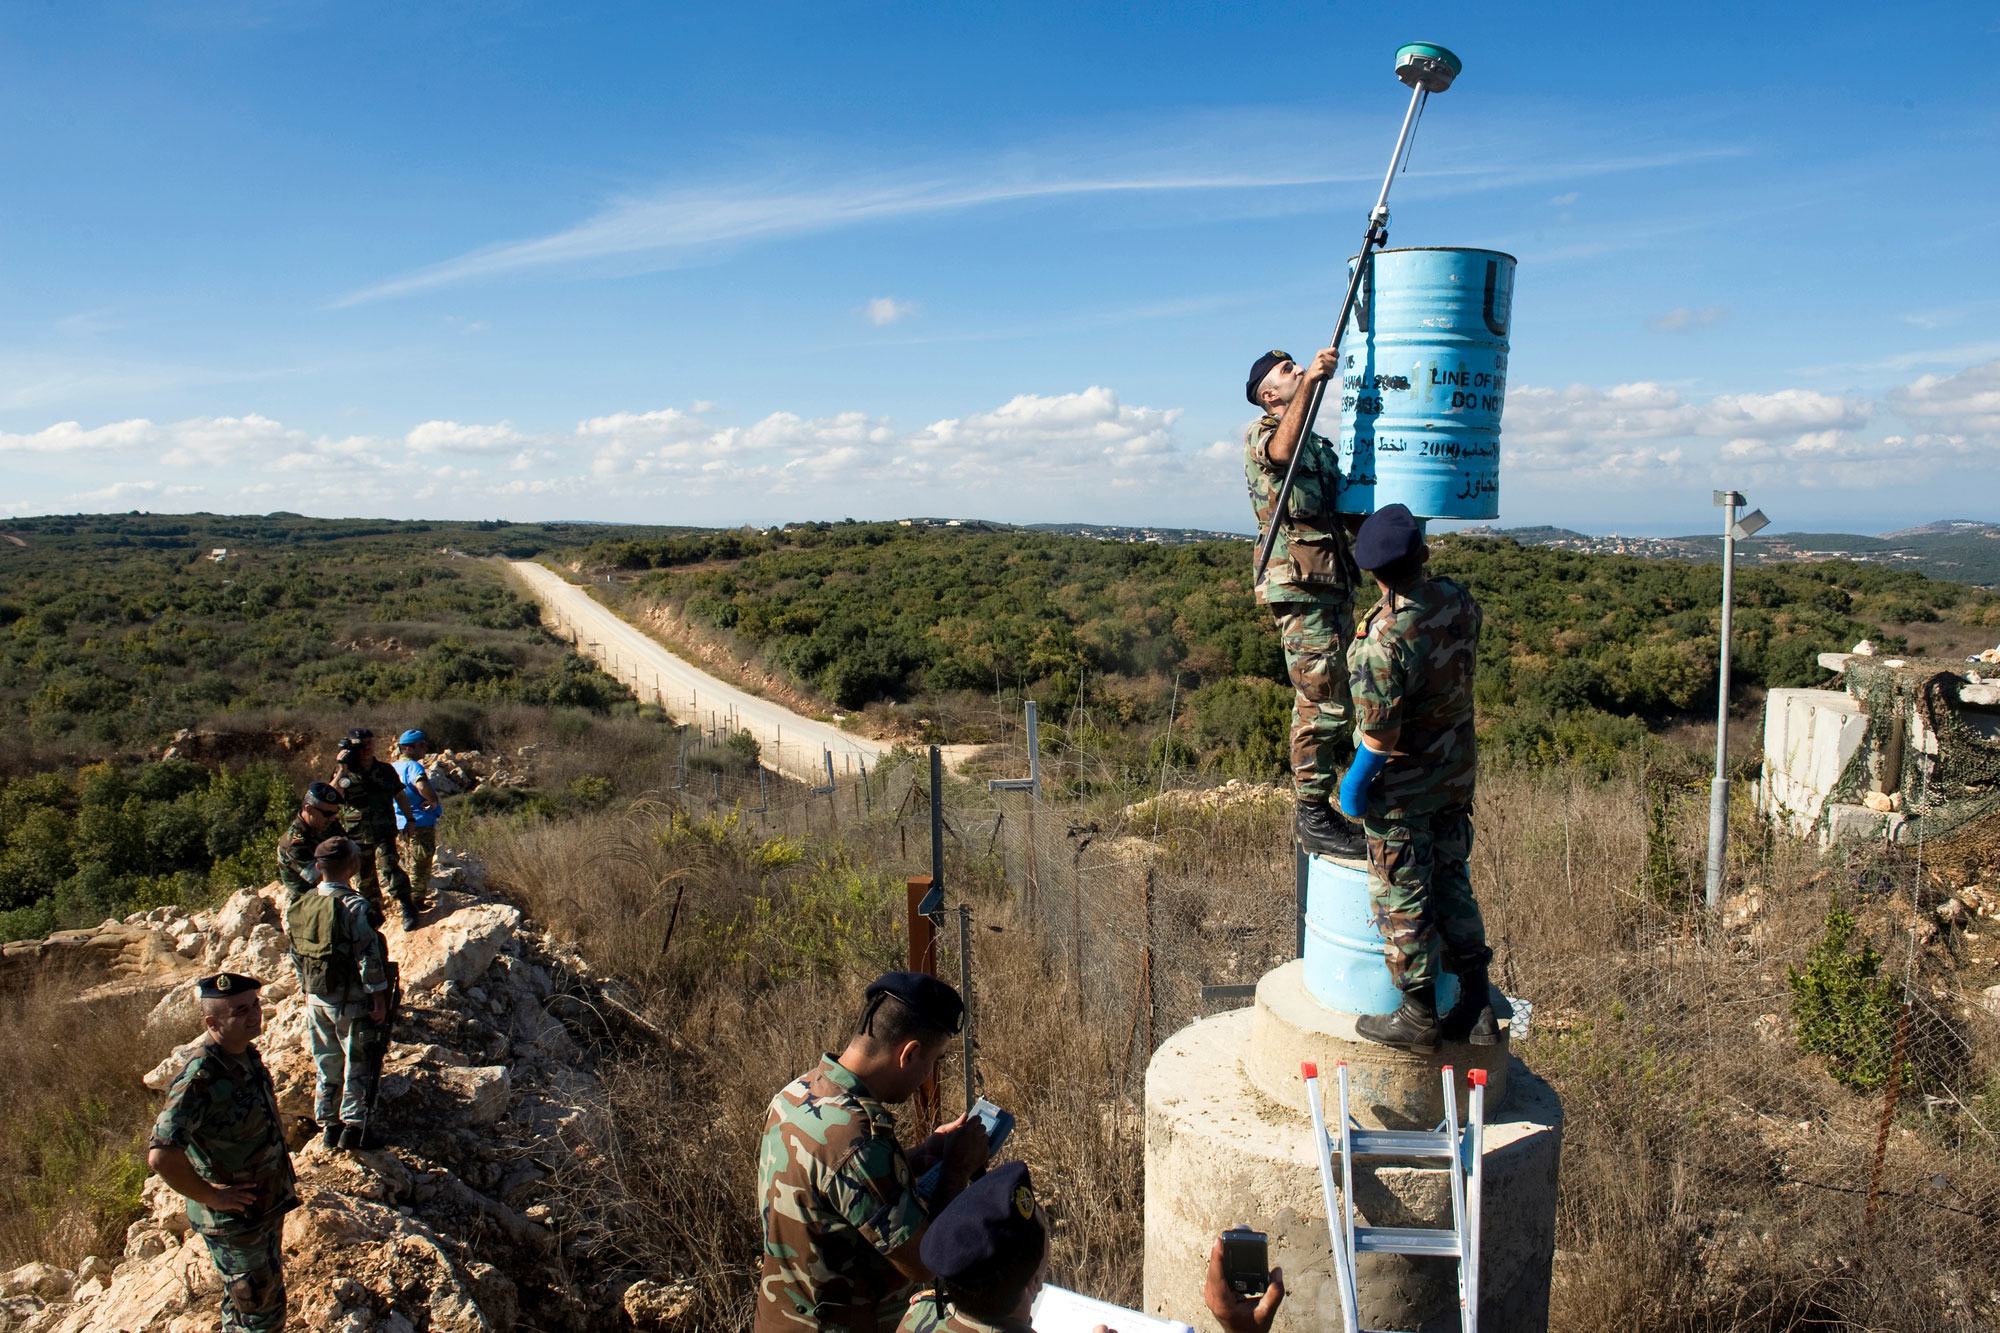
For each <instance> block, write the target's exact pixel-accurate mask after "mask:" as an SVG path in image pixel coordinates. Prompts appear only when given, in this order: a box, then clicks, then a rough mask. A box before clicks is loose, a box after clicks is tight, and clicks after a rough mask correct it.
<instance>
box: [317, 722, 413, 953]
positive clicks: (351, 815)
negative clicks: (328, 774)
mask: <svg viewBox="0 0 2000 1333" xmlns="http://www.w3.org/2000/svg"><path fill="white" fill-rule="evenodd" d="M334 759H335V762H336V764H337V767H336V768H335V769H334V775H333V785H334V786H335V787H337V788H339V789H340V799H341V802H342V804H341V810H340V829H341V832H343V833H345V834H346V835H347V836H348V837H350V838H352V839H354V841H355V843H356V844H357V845H359V846H360V848H361V873H360V875H359V876H358V877H357V879H356V881H355V886H354V887H355V888H357V889H359V890H360V891H361V896H362V897H364V898H366V899H368V900H369V901H370V902H372V903H374V904H375V907H376V910H377V911H378V912H379V911H380V910H381V908H382V886H383V885H384V884H386V885H387V886H388V888H389V893H390V895H391V896H392V897H394V898H395V900H396V906H397V909H398V910H399V912H400V913H401V918H402V926H403V929H404V930H415V929H416V928H417V909H416V904H415V903H414V902H412V901H411V899H410V877H409V876H408V875H406V874H404V873H403V863H402V861H401V860H399V859H398V857H397V855H396V812H397V811H398V810H400V811H402V813H403V817H404V818H405V819H407V818H409V815H410V802H409V798H408V797H406V796H404V795H403V779H402V775H401V774H399V773H397V772H396V770H395V769H394V768H392V767H391V766H390V765H388V764H385V763H383V762H382V761H381V760H380V759H377V758H376V757H375V733H374V732H372V731H370V730H368V728H366V727H356V728H355V729H354V730H353V731H350V732H348V733H347V741H346V743H345V744H344V745H343V746H342V747H341V750H340V752H339V753H338V754H337V755H335V756H334ZM378 919H379V918H378Z"/></svg>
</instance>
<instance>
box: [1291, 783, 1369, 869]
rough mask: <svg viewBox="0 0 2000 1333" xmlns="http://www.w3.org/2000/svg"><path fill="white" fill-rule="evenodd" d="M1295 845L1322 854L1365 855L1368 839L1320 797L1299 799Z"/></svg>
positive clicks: (1366, 853)
mask: <svg viewBox="0 0 2000 1333" xmlns="http://www.w3.org/2000/svg"><path fill="white" fill-rule="evenodd" d="M1298 828H1299V846H1301V847H1303V848H1305V849H1306V850H1307V851H1308V852H1317V853H1319V854H1321V855H1324V856H1345V857H1349V858H1359V857H1363V856H1366V855H1368V840H1367V839H1366V838H1364V837H1362V836H1361V830H1360V829H1359V828H1357V827H1355V826H1354V825H1353V824H1351V823H1349V822H1348V821H1347V819H1346V818H1345V817H1344V816H1341V815H1337V814H1335V813H1334V812H1333V806H1332V805H1330V804H1328V803H1327V802H1326V801H1325V800H1324V799H1321V800H1309V799H1307V798H1305V797H1303V796H1302V797H1300V798H1299V819H1298Z"/></svg>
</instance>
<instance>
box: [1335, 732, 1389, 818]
mask: <svg viewBox="0 0 2000 1333" xmlns="http://www.w3.org/2000/svg"><path fill="white" fill-rule="evenodd" d="M1388 764H1389V756H1388V755H1386V754H1383V753H1382V752H1381V751H1380V750H1371V749H1369V748H1368V747H1367V746H1366V745H1362V746H1358V747H1356V749H1355V752H1354V762H1353V763H1352V764H1349V765H1348V766H1347V776H1346V777H1344V778H1342V779H1341V780H1340V812H1341V813H1342V814H1344V815H1346V816H1347V817H1348V818H1349V819H1359V818H1361V814H1362V812H1363V811H1364V810H1366V809H1367V808H1368V789H1369V788H1370V787H1372V786H1374V785H1375V779H1376V778H1379V777H1381V776H1382V770H1383V769H1384V768H1386V767H1387V766H1388Z"/></svg>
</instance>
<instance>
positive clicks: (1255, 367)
mask: <svg viewBox="0 0 2000 1333" xmlns="http://www.w3.org/2000/svg"><path fill="white" fill-rule="evenodd" d="M1291 359H1292V354H1291V353H1290V352H1281V351H1279V350H1278V349H1277V348H1275V347H1273V348H1272V349H1271V350H1270V351H1268V352H1266V353H1264V355H1262V356H1260V357H1258V358H1257V359H1256V360H1255V361H1253V362H1251V363H1250V378H1249V379H1247V380H1245V381H1243V396H1244V397H1245V398H1248V399H1249V400H1250V406H1252V407H1262V406H1263V405H1264V400H1263V399H1261V398H1259V397H1258V396H1257V386H1258V385H1260V384H1262V383H1263V382H1264V377H1265V376H1266V375H1268V374H1270V373H1271V371H1272V370H1274V369H1275V368H1277V367H1278V366H1282V365H1284V364H1285V362H1287V361H1289V360H1291Z"/></svg>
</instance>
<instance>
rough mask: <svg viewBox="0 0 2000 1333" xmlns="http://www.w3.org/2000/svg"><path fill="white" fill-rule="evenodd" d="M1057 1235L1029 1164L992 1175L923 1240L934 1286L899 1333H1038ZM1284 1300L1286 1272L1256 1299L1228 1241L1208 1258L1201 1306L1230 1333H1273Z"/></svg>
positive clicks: (1275, 1273) (1276, 1274)
mask: <svg viewBox="0 0 2000 1333" xmlns="http://www.w3.org/2000/svg"><path fill="white" fill-rule="evenodd" d="M1051 1230H1052V1228H1051V1227H1050V1225H1049V1215H1048V1214H1047V1213H1046V1212H1044V1211H1043V1209H1042V1206H1041V1204H1040V1203H1039V1202H1038V1201H1037V1200H1036V1198H1035V1191H1034V1183H1033V1182H1032V1181H1031V1180H1030V1179H1029V1176H1028V1168H1027V1166H1026V1164H1024V1163H1021V1162H1008V1163H1005V1164H1004V1165H1001V1166H996V1167H994V1168H993V1169H992V1170H991V1171H988V1172H987V1173H986V1174H985V1175H983V1176H981V1177H980V1178H979V1179H978V1180H975V1181H974V1182H972V1184H970V1185H968V1186H966V1188H965V1192H964V1193H963V1194H961V1195H959V1196H958V1197H957V1198H956V1199H954V1200H952V1203H951V1206H950V1207H948V1208H946V1209H944V1210H943V1211H942V1212H940V1213H939V1214H938V1217H937V1221H936V1222H934V1223H933V1224H932V1225H931V1228H930V1230H928V1231H926V1232H925V1233H924V1239H923V1243H922V1244H921V1245H919V1246H918V1249H919V1251H920V1252H921V1254H922V1257H923V1261H924V1263H925V1265H927V1266H928V1267H929V1268H930V1270H931V1272H932V1274H934V1275H935V1277H936V1283H935V1285H934V1289H933V1290H932V1291H931V1293H930V1294H928V1295H926V1296H922V1297H919V1298H918V1299H917V1300H916V1301H915V1302H913V1303H912V1304H911V1306H910V1308H909V1312H908V1313H907V1314H905V1315H904V1316H903V1322H902V1325H901V1327H900V1328H899V1330H898V1333H1033V1326H1032V1325H1031V1324H1030V1323H1029V1322H1028V1320H1029V1315H1030V1314H1031V1313H1032V1311H1033V1310H1034V1306H1035V1298H1036V1297H1037V1296H1039V1295H1040V1294H1041V1291H1042V1286H1043V1284H1044V1283H1046V1282H1047V1281H1048V1277H1049V1233H1050V1231H1051ZM1284 1299H1285V1275H1284V1272H1283V1270H1281V1269H1277V1268H1273V1269H1272V1270H1271V1273H1270V1282H1269V1283H1268V1285H1266V1287H1265V1288H1264V1290H1263V1291H1261V1292H1258V1293H1256V1294H1255V1295H1249V1294H1245V1293H1241V1292H1237V1291H1234V1290H1232V1289H1231V1288H1230V1285H1229V1282H1228V1280H1227V1279H1226V1278H1225V1277H1224V1276H1223V1273H1222V1241H1221V1240H1220V1239H1218V1240H1217V1241H1216V1242H1215V1244H1214V1246H1213V1247H1212V1248H1211V1249H1210V1250H1209V1254H1208V1276H1207V1279H1206V1280H1205V1281H1204V1282H1203V1284H1202V1303H1203V1304H1205V1305H1207V1306H1208V1312H1209V1313H1210V1314H1212V1315H1214V1316H1215V1321H1216V1323H1217V1324H1219V1325H1220V1326H1221V1327H1222V1328H1223V1329H1225V1330H1227V1333H1270V1329H1271V1321H1272V1320H1273V1319H1275V1318H1276V1317H1277V1314H1278V1307H1279V1305H1280V1304H1282V1303H1283V1302H1284ZM1099 1327H1102V1325H1099Z"/></svg>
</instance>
